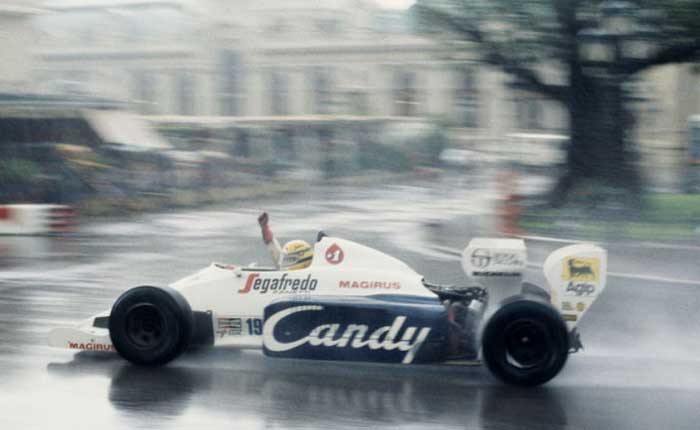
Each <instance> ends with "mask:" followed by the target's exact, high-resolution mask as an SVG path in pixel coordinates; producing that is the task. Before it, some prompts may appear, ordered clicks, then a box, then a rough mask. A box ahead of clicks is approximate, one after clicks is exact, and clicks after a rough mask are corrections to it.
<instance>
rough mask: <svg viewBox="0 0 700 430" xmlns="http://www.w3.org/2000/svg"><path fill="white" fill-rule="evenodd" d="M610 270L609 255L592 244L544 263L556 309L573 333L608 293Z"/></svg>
mask: <svg viewBox="0 0 700 430" xmlns="http://www.w3.org/2000/svg"><path fill="white" fill-rule="evenodd" d="M607 270H608V253H607V252H606V251H605V250H604V249H603V248H601V247H599V246H596V245H592V244H579V245H570V246H565V247H563V248H559V249H558V250H556V251H554V252H552V253H551V254H550V255H549V257H547V259H546V260H545V261H544V276H545V278H547V283H548V284H549V290H550V294H551V300H552V305H554V307H556V308H557V309H559V312H561V315H562V317H563V318H564V321H566V325H567V327H568V328H569V329H572V328H574V327H575V326H576V324H578V322H579V321H581V318H582V317H583V315H584V314H585V313H586V312H588V309H589V308H590V307H591V305H592V304H593V302H595V300H596V299H597V298H598V296H599V295H600V293H602V292H603V290H604V289H605V283H606V278H607Z"/></svg>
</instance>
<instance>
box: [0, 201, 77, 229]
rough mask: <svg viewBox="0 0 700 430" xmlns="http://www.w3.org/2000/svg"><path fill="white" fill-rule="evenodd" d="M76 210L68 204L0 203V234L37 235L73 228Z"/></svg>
mask: <svg viewBox="0 0 700 430" xmlns="http://www.w3.org/2000/svg"><path fill="white" fill-rule="evenodd" d="M75 223H76V212H75V210H74V209H73V208H71V207H70V206H66V205H51V204H16V205H0V234H15V235H35V234H50V233H66V232H70V231H72V230H73V228H74V227H75Z"/></svg>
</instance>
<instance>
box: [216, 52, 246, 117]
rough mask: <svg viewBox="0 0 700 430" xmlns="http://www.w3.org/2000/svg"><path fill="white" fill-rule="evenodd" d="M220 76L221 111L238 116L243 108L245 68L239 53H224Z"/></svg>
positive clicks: (224, 114)
mask: <svg viewBox="0 0 700 430" xmlns="http://www.w3.org/2000/svg"><path fill="white" fill-rule="evenodd" d="M220 76H221V80H220V91H219V94H218V97H219V112H220V113H221V115H223V116H238V115H240V114H241V111H242V110H243V109H242V105H243V100H242V99H243V93H242V90H241V89H242V84H241V83H242V79H243V69H242V67H241V61H240V56H239V55H238V54H237V53H234V52H227V53H225V54H224V55H223V57H222V59H221V63H220Z"/></svg>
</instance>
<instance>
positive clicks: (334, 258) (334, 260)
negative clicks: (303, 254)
mask: <svg viewBox="0 0 700 430" xmlns="http://www.w3.org/2000/svg"><path fill="white" fill-rule="evenodd" d="M344 258H345V253H344V252H343V249H342V248H341V247H340V246H338V244H336V243H334V244H333V245H331V246H329V247H328V249H326V261H327V262H328V264H340V263H342V262H343V259H344Z"/></svg>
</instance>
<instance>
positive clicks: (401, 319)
mask: <svg viewBox="0 0 700 430" xmlns="http://www.w3.org/2000/svg"><path fill="white" fill-rule="evenodd" d="M323 309H324V307H323V306H320V305H301V306H294V307H291V308H287V309H284V310H281V311H279V312H277V313H275V314H273V315H272V316H270V317H269V318H267V320H266V321H265V326H264V328H263V333H265V335H264V336H265V348H267V349H268V350H270V351H273V352H284V351H290V350H292V349H294V348H298V347H301V346H303V345H307V344H308V345H311V346H316V347H324V348H353V349H359V348H369V349H372V350H386V351H393V350H399V351H404V352H406V354H405V355H404V358H403V360H402V362H403V363H411V362H412V361H413V359H414V357H415V355H416V353H417V352H418V350H419V349H420V347H421V345H423V342H425V340H426V339H427V337H428V335H429V334H430V330H431V328H430V327H412V326H408V327H405V328H404V323H405V322H406V317H405V316H397V317H396V318H394V321H393V322H392V324H391V325H387V326H382V327H379V328H377V329H376V330H374V331H372V332H371V333H369V326H368V325H366V324H347V325H346V326H345V327H343V326H341V324H321V325H319V326H317V327H315V328H313V329H311V330H310V332H309V334H308V335H306V336H303V337H301V338H299V339H295V340H291V341H280V340H279V339H277V338H275V327H276V326H277V324H279V323H280V322H281V321H282V320H284V319H285V318H287V317H289V316H290V315H294V314H297V313H300V312H319V311H322V310H323ZM402 330H403V332H402ZM399 333H402V334H401V335H399Z"/></svg>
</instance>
